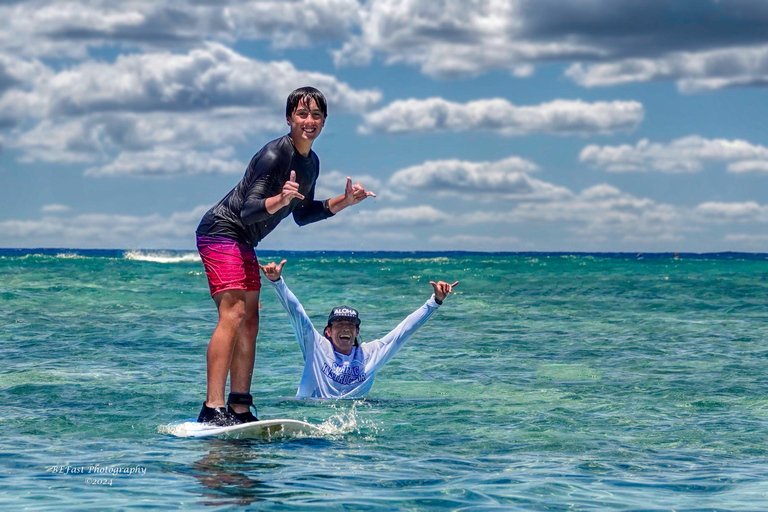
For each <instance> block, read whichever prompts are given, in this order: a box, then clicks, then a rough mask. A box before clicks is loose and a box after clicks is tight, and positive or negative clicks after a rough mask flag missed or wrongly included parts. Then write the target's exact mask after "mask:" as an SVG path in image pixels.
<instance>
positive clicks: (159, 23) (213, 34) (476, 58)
mask: <svg viewBox="0 0 768 512" xmlns="http://www.w3.org/2000/svg"><path fill="white" fill-rule="evenodd" d="M668 3H669V2H668V1H664V0H659V1H655V0H653V1H647V2H636V1H635V2H623V3H622V4H621V8H617V7H616V2H615V0H589V1H588V2H585V1H584V0H537V1H536V2H531V1H523V0H472V1H471V2H469V3H468V2H467V1H466V0H290V1H289V0H220V1H217V2H214V1H210V0H201V1H200V0H174V1H173V2H171V1H169V0H131V1H129V2H119V3H115V2H110V1H106V0H67V1H53V0H37V1H34V2H21V1H19V2H10V3H8V2H4V3H0V51H5V52H7V53H9V54H13V55H20V56H45V57H54V58H56V57H74V58H85V57H87V56H88V51H89V49H91V48H99V47H104V46H117V47H119V48H128V49H135V48H140V49H142V50H154V49H157V48H164V49H175V50H183V49H185V48H192V47H196V46H199V45H200V44H201V43H202V42H204V41H219V42H232V41H236V40H267V41H269V42H271V44H272V46H273V47H276V48H285V47H295V46H318V45H323V44H330V45H332V48H331V49H330V51H331V53H332V55H333V59H334V62H335V63H336V64H337V65H367V64H369V63H370V62H371V60H372V59H373V58H374V57H375V56H377V55H380V56H382V58H383V60H384V61H385V62H386V63H389V64H394V63H405V64H408V65H414V66H418V67H419V68H420V69H421V71H422V72H423V73H425V74H427V75H430V76H433V77H452V76H459V75H465V76H466V75H478V74H482V73H485V72H488V71H492V70H497V69H501V70H507V71H509V72H510V73H511V74H512V75H514V76H517V77H526V76H530V75H531V73H532V72H533V70H534V66H535V65H538V64H547V63H551V62H573V61H583V62H589V63H590V64H577V65H576V66H575V67H573V68H571V69H570V70H569V72H568V75H569V76H571V77H572V78H574V79H575V80H576V81H577V82H578V83H581V84H583V85H586V86H598V85H611V84H616V83H626V82H631V81H647V80H677V81H678V84H679V87H680V88H681V90H684V91H686V92H694V91H700V90H712V89H718V88H722V87H733V86H744V85H749V86H764V85H765V84H766V83H768V81H767V80H766V64H765V62H766V59H765V52H766V51H767V50H766V48H767V47H766V46H765V45H766V43H768V36H767V35H766V31H765V24H766V21H768V9H766V8H765V4H764V3H763V2H762V0H739V1H738V2H734V1H727V2H725V1H723V2H713V1H708V2H687V3H683V4H680V5H676V6H675V9H674V12H670V9H669V6H668ZM646 20H654V23H653V24H651V25H649V24H648V23H647V21H646ZM617 27H620V30H617Z"/></svg>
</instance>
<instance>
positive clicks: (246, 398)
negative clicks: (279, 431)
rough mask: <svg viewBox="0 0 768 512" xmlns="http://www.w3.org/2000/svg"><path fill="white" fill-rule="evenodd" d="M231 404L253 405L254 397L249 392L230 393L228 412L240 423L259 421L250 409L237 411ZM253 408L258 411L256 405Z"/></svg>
mask: <svg viewBox="0 0 768 512" xmlns="http://www.w3.org/2000/svg"><path fill="white" fill-rule="evenodd" d="M231 404H235V405H247V406H249V407H253V397H252V396H251V395H250V394H249V393H230V394H229V398H227V412H228V413H229V414H231V415H232V416H234V417H235V418H237V420H238V421H239V422H240V423H250V422H252V421H259V418H257V417H256V416H255V415H254V414H253V413H251V410H250V409H248V410H247V411H245V412H235V410H234V409H233V408H232V405H231ZM253 410H254V411H256V408H255V407H254V408H253Z"/></svg>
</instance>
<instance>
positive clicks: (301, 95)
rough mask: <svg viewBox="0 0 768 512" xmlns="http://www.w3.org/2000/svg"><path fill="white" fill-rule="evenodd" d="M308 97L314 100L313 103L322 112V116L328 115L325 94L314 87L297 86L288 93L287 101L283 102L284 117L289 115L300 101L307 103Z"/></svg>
mask: <svg viewBox="0 0 768 512" xmlns="http://www.w3.org/2000/svg"><path fill="white" fill-rule="evenodd" d="M310 99H313V100H315V104H316V105H317V107H318V108H319V109H320V111H321V112H322V113H323V117H328V103H326V101H325V96H323V93H321V92H320V91H318V90H317V89H315V88H314V87H299V88H298V89H296V90H295V91H293V92H292V93H291V94H289V95H288V101H286V102H285V117H291V116H292V115H293V112H294V111H295V110H296V109H297V108H298V107H299V104H301V103H302V102H303V103H305V104H306V103H309V100H310Z"/></svg>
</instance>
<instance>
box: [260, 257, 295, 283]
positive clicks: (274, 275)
mask: <svg viewBox="0 0 768 512" xmlns="http://www.w3.org/2000/svg"><path fill="white" fill-rule="evenodd" d="M286 261H288V260H283V261H281V262H280V264H279V265H278V264H277V263H275V262H274V261H271V262H269V263H267V264H266V265H259V268H261V271H262V272H264V275H265V276H266V278H267V279H269V280H270V281H277V280H278V279H280V274H282V273H283V265H285V262H286Z"/></svg>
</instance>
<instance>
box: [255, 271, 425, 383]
mask: <svg viewBox="0 0 768 512" xmlns="http://www.w3.org/2000/svg"><path fill="white" fill-rule="evenodd" d="M267 281H268V282H269V283H270V284H272V286H273V287H274V289H275V291H276V292H277V297H278V299H279V300H280V304H282V305H283V308H285V311H286V312H288V316H289V317H290V320H291V327H293V332H294V333H295V334H296V340H297V341H298V342H299V347H301V353H302V355H303V356H304V373H303V374H302V376H301V383H300V384H299V390H298V392H297V393H296V396H297V397H300V398H361V397H364V396H365V395H366V394H368V391H370V390H371V386H372V385H373V378H374V377H375V376H376V372H377V371H378V370H379V368H381V367H382V366H384V364H386V363H387V361H389V360H390V359H391V358H392V356H394V355H395V353H396V352H397V351H398V349H400V347H402V346H403V345H404V344H405V342H406V341H408V338H410V337H411V335H412V334H413V333H414V332H416V330H417V329H418V328H419V327H421V326H422V325H424V323H425V322H426V321H427V320H429V317H431V316H432V314H433V313H434V312H435V311H437V308H438V307H439V305H438V304H437V302H435V296H434V295H432V297H430V298H429V300H427V302H425V303H424V305H423V306H421V307H420V308H419V309H417V310H416V311H414V312H413V313H411V314H410V315H408V317H407V318H406V319H405V320H403V321H402V322H400V324H399V325H398V326H397V327H395V328H394V329H393V330H392V331H391V332H390V333H389V334H387V335H386V336H384V337H383V338H380V339H378V340H374V341H370V342H368V343H362V344H361V345H359V346H353V347H352V352H351V353H350V354H349V355H345V354H341V353H339V352H336V351H335V350H334V349H333V344H331V341H330V340H329V339H328V338H326V337H325V336H323V335H322V334H320V333H319V332H318V331H317V330H316V329H315V327H314V326H313V325H312V322H311V321H310V319H309V317H308V316H307V313H306V312H305V311H304V308H303V307H302V305H301V304H300V303H299V300H298V299H297V298H296V296H295V295H294V294H293V293H292V292H291V290H289V289H288V286H286V284H285V281H283V279H282V278H280V279H278V280H277V281H270V280H269V279H267Z"/></svg>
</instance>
